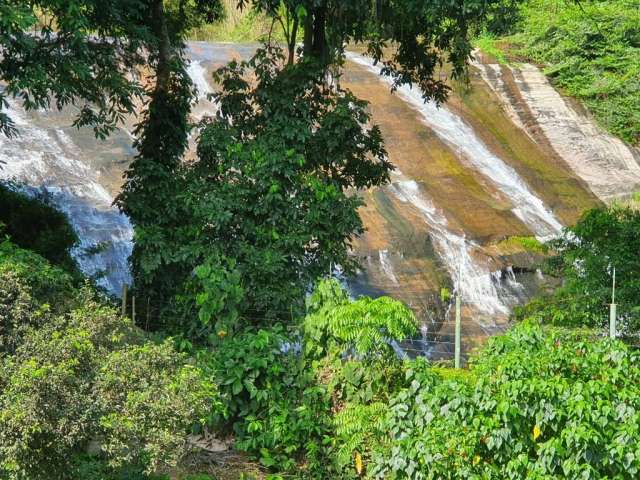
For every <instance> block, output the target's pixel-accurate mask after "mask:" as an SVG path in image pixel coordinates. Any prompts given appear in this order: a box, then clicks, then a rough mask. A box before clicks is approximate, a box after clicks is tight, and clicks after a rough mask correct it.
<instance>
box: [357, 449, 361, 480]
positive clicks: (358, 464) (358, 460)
mask: <svg viewBox="0 0 640 480" xmlns="http://www.w3.org/2000/svg"><path fill="white" fill-rule="evenodd" d="M356 472H358V475H362V455H360V454H359V453H358V452H356Z"/></svg>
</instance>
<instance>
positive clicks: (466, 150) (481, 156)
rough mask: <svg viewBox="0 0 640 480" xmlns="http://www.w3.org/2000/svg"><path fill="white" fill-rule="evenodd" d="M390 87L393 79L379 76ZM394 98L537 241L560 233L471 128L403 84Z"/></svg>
mask: <svg viewBox="0 0 640 480" xmlns="http://www.w3.org/2000/svg"><path fill="white" fill-rule="evenodd" d="M347 58H348V59H349V60H351V61H352V62H356V63H358V64H360V65H363V66H364V67H365V68H367V69H368V70H369V71H371V72H373V73H375V74H378V75H379V74H380V68H379V67H377V66H375V65H373V63H372V62H371V61H370V60H369V59H367V58H365V57H362V56H360V55H356V54H353V53H347ZM381 79H383V80H384V81H386V82H387V83H388V84H389V85H390V86H391V85H393V79H391V78H390V77H387V76H383V77H381ZM397 93H398V95H399V96H400V97H401V98H402V99H404V100H405V101H406V102H407V103H409V104H410V105H412V106H413V107H414V108H415V109H416V110H418V111H419V112H420V114H421V116H422V120H423V122H424V123H425V124H426V125H427V126H428V127H429V128H431V129H432V130H433V131H434V132H435V133H436V134H437V135H438V136H440V137H441V138H442V140H444V141H445V142H447V143H448V144H450V145H451V146H452V147H453V148H454V149H455V150H456V151H457V152H458V153H459V155H463V156H464V158H465V160H467V161H468V162H469V163H470V164H471V165H472V166H473V167H474V168H476V169H477V170H478V171H479V172H480V173H481V174H482V175H484V176H485V177H486V178H487V180H488V181H490V182H492V183H494V184H495V186H496V187H497V188H498V190H499V191H500V192H501V193H502V194H504V195H505V196H506V197H507V198H508V199H509V201H510V202H511V203H512V205H513V206H512V211H513V213H514V214H515V215H516V216H517V217H518V218H519V219H520V220H522V222H523V223H524V224H525V225H527V226H529V227H530V228H531V230H532V231H533V232H534V233H535V235H536V236H537V237H538V238H539V239H542V240H544V239H549V238H552V237H554V236H557V235H558V234H559V233H560V232H561V231H562V224H560V222H558V220H557V219H556V218H555V217H554V215H553V213H552V212H550V211H549V209H548V208H547V207H546V206H545V205H544V203H543V201H542V200H541V199H540V198H538V197H537V196H536V195H535V194H534V193H532V192H531V190H530V189H529V187H528V186H527V185H526V183H525V182H524V180H523V179H522V178H521V177H520V176H519V175H518V174H517V172H516V171H515V170H514V169H513V168H511V167H510V166H509V165H507V164H506V163H505V162H504V161H503V160H502V159H500V158H498V157H497V156H496V155H494V154H493V153H491V152H490V151H489V149H488V148H487V147H486V145H484V143H483V142H482V140H481V139H480V138H479V137H478V136H477V135H476V134H475V132H474V131H473V129H472V128H471V126H469V125H468V124H467V123H465V122H464V121H463V120H462V119H461V118H460V117H458V116H457V115H455V114H454V113H453V112H451V111H450V110H448V109H447V108H446V106H438V105H436V104H435V103H434V102H431V101H429V102H425V101H424V100H423V98H422V92H420V91H419V90H417V89H412V88H411V87H410V86H408V85H403V86H401V87H399V88H398V89H397Z"/></svg>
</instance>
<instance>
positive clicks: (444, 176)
mask: <svg viewBox="0 0 640 480" xmlns="http://www.w3.org/2000/svg"><path fill="white" fill-rule="evenodd" d="M348 59H349V60H350V61H349V62H347V65H346V71H345V74H344V76H343V78H342V79H341V85H342V86H343V87H346V88H349V89H350V90H352V91H353V92H354V93H355V94H356V96H358V97H360V98H363V99H365V100H368V101H369V102H370V104H371V105H370V109H371V112H372V121H373V122H374V123H377V124H378V125H379V126H380V128H381V131H382V134H383V135H384V137H385V142H386V145H387V150H388V152H389V157H390V159H391V161H392V163H393V164H394V165H396V167H397V170H396V173H395V175H393V176H392V181H391V184H390V185H389V186H387V187H384V188H381V189H375V190H374V191H372V192H368V193H367V194H366V199H367V203H368V205H367V207H366V208H364V209H363V212H362V214H363V218H364V220H365V225H366V226H367V228H368V230H367V232H366V233H365V235H364V236H363V237H362V238H360V239H358V241H357V243H356V251H357V252H360V253H364V252H367V254H366V256H365V260H366V262H365V263H364V268H363V273H362V275H361V279H356V282H353V283H352V285H353V288H354V289H355V290H357V291H358V292H363V291H364V292H365V293H376V294H380V293H388V294H393V295H394V296H396V297H397V298H400V299H401V300H403V301H405V302H406V303H407V304H409V305H411V306H412V307H413V308H414V310H415V311H416V313H418V315H419V316H420V317H421V319H422V320H423V325H424V329H423V333H424V334H425V335H424V341H423V342H422V343H420V342H418V344H416V342H413V344H412V345H410V346H408V347H406V348H407V350H408V351H411V349H412V348H426V349H427V350H429V351H430V352H431V354H432V355H436V356H437V355H438V354H443V355H446V354H447V352H448V351H449V350H450V348H448V347H449V346H450V345H451V343H450V342H452V337H451V335H452V332H453V330H452V328H450V320H451V311H450V308H449V306H450V305H449V304H448V302H446V301H445V302H443V300H442V298H443V296H439V295H438V292H439V291H440V289H441V288H445V289H446V290H447V291H453V290H457V291H459V292H460V293H461V294H462V298H463V304H464V308H463V335H464V336H465V338H466V339H467V340H471V341H472V340H473V339H474V338H481V337H483V336H485V335H486V334H490V333H494V332H495V331H498V330H500V329H501V328H502V326H503V325H504V323H505V321H506V319H507V317H508V314H509V311H510V309H511V307H513V306H514V305H515V304H518V303H521V302H522V301H524V300H526V299H527V298H528V297H530V296H531V295H532V294H534V293H535V292H536V291H537V290H538V288H540V286H541V284H543V283H544V282H543V281H540V279H539V276H537V275H535V268H534V265H535V262H536V260H539V257H537V258H536V257H535V256H532V255H528V254H527V253H526V252H525V250H524V249H523V248H520V249H518V248H515V249H513V248H509V249H506V248H505V247H504V246H503V244H504V243H505V242H501V240H504V239H505V238H507V237H538V238H540V239H546V238H548V237H550V236H553V235H557V234H559V233H560V231H561V229H562V226H563V225H567V224H570V223H573V222H574V221H575V220H576V219H577V218H578V216H579V215H580V213H581V212H582V211H583V210H584V209H585V208H589V207H592V206H594V205H596V204H597V199H596V198H595V197H594V196H593V194H592V193H591V192H590V191H589V189H588V188H587V187H586V185H585V184H584V182H582V181H581V180H580V179H579V178H577V176H576V175H575V173H574V172H573V171H572V169H571V168H570V166H569V165H568V164H567V163H566V162H564V161H563V160H562V159H561V158H560V157H559V156H558V155H557V154H555V152H553V151H552V150H551V149H550V148H547V147H546V146H544V145H540V144H539V143H538V142H537V141H536V140H535V139H534V138H532V137H531V136H530V135H528V134H527V133H526V132H525V131H524V129H523V128H522V126H521V125H518V124H514V121H513V119H512V118H511V117H510V115H509V114H508V113H507V112H505V110H504V108H503V104H502V103H501V100H500V99H499V98H498V96H497V95H496V94H495V93H494V92H493V91H492V90H491V89H490V88H488V86H487V85H486V84H485V83H484V82H483V81H482V79H481V78H480V77H479V76H475V77H472V79H471V88H466V87H462V86H458V85H454V86H453V87H454V91H453V94H452V96H451V98H450V100H449V102H448V103H447V104H446V105H444V106H441V107H437V106H436V105H434V104H431V103H427V104H425V103H424V102H423V101H422V98H421V94H420V92H419V91H414V90H411V88H409V87H402V88H400V89H398V91H397V92H396V93H395V94H390V86H389V82H388V81H386V80H385V79H384V78H382V77H380V75H379V69H378V68H377V67H375V66H373V65H372V64H371V62H370V61H369V60H367V59H365V58H363V57H361V56H359V55H357V54H355V53H352V54H349V55H348ZM514 266H515V267H517V268H513V267H514ZM358 280H360V281H358ZM445 297H446V295H445ZM443 303H444V304H443ZM468 343H470V342H468ZM438 352H439V353H438Z"/></svg>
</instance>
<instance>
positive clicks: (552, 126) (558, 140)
mask: <svg viewBox="0 0 640 480" xmlns="http://www.w3.org/2000/svg"><path fill="white" fill-rule="evenodd" d="M477 57H478V60H477V61H476V62H475V63H474V66H475V67H476V68H477V69H478V71H479V72H480V74H481V75H482V78H483V79H484V80H485V81H486V83H487V84H488V85H489V86H490V87H491V88H492V89H493V90H494V91H495V92H496V94H497V95H498V96H499V98H500V100H501V101H502V103H503V105H504V107H505V110H506V112H507V113H508V114H509V116H510V117H511V118H512V119H513V121H514V123H516V124H517V125H518V126H520V128H522V129H523V130H524V131H525V132H527V134H528V135H530V136H531V138H533V139H534V140H536V141H539V142H540V143H541V144H545V143H547V144H548V145H549V146H550V147H551V148H552V149H553V150H554V151H555V152H556V153H557V154H558V155H559V156H560V157H561V158H562V159H563V160H564V161H565V162H566V163H567V164H568V165H569V166H570V167H571V168H572V170H573V171H574V172H575V173H576V175H577V176H578V177H579V178H581V179H582V180H584V182H585V183H586V184H587V185H588V186H589V188H590V189H591V191H593V193H594V194H595V195H597V196H598V198H599V199H601V200H603V201H605V202H607V201H611V200H613V199H615V198H620V197H625V196H628V195H629V194H631V193H634V192H635V191H637V190H639V189H640V150H638V149H636V148H633V147H629V146H627V145H625V143H624V142H622V141H621V140H620V139H618V138H615V137H613V136H612V135H609V134H608V133H606V132H604V131H603V130H602V129H601V128H600V127H599V126H598V125H596V123H595V122H594V121H593V119H592V118H591V117H589V115H587V114H586V113H585V112H583V111H582V110H581V109H580V108H579V107H578V106H577V105H576V104H575V103H572V102H571V101H570V100H568V99H566V98H564V97H562V96H561V95H560V93H558V91H557V90H555V89H554V88H553V86H552V85H551V84H550V83H549V81H548V80H547V78H546V77H545V75H544V74H543V73H542V72H541V71H540V69H539V68H537V67H536V66H534V65H531V64H522V65H519V66H517V67H514V66H506V65H498V64H495V63H489V62H488V61H487V59H486V58H485V57H483V56H482V55H477Z"/></svg>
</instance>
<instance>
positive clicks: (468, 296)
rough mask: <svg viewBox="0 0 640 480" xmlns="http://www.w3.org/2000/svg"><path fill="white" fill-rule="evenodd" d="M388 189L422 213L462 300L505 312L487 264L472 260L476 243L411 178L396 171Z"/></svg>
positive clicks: (486, 308) (494, 279) (501, 312)
mask: <svg viewBox="0 0 640 480" xmlns="http://www.w3.org/2000/svg"><path fill="white" fill-rule="evenodd" d="M387 188H388V189H389V191H390V192H391V193H392V194H393V195H394V196H395V197H396V198H397V199H398V200H400V201H401V202H403V203H409V204H410V205H412V206H413V207H414V208H415V209H416V210H417V211H418V212H419V213H420V214H421V216H422V217H423V219H424V221H425V222H426V224H427V225H428V226H429V229H430V236H431V240H432V242H433V244H434V248H435V249H436V251H437V252H438V254H439V255H440V257H441V258H442V261H443V263H444V265H445V267H446V269H447V271H448V273H449V275H450V277H451V279H452V280H453V281H454V282H455V283H457V284H458V288H459V291H460V294H461V295H462V296H463V298H464V299H465V301H466V302H468V303H470V304H472V305H473V306H474V307H476V308H477V309H478V310H481V311H483V312H485V313H487V314H497V313H500V314H507V313H508V312H509V307H508V306H507V304H506V303H505V302H504V301H503V300H502V299H501V297H500V295H499V294H498V290H497V288H496V280H497V279H496V277H495V275H494V274H493V273H492V272H491V270H490V269H489V267H488V266H487V265H486V264H481V263H480V262H478V261H476V260H475V259H474V256H473V252H474V250H477V249H478V248H479V247H478V245H476V244H475V243H473V242H471V241H469V240H467V239H466V238H465V237H464V235H461V234H457V233H454V232H452V231H451V230H450V228H449V225H448V222H447V219H446V217H445V216H444V214H443V213H442V212H441V211H440V210H438V209H437V208H436V207H435V205H434V204H433V202H432V201H431V199H429V198H428V197H427V195H426V194H425V193H424V192H423V191H422V190H421V188H420V186H419V185H418V184H417V183H416V182H415V181H414V180H410V179H408V178H406V177H405V176H404V175H403V174H402V173H401V172H400V171H398V170H396V171H395V173H394V174H393V177H392V182H391V185H389V187H387Z"/></svg>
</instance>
